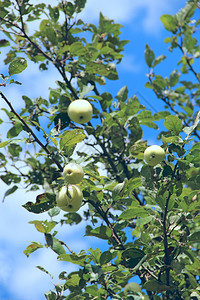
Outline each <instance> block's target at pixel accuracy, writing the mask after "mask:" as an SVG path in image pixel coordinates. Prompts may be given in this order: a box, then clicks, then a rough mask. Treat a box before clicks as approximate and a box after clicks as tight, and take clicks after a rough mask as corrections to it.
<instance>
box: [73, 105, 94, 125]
mask: <svg viewBox="0 0 200 300" xmlns="http://www.w3.org/2000/svg"><path fill="white" fill-rule="evenodd" d="M92 114H93V108H92V105H91V104H90V102H89V101H87V100H84V99H77V100H75V101H73V102H71V103H70V105H69V107H68V116H69V118H70V119H71V120H72V121H73V122H75V123H78V124H84V123H87V122H89V121H90V120H91V119H92Z"/></svg>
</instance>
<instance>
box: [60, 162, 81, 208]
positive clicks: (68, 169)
mask: <svg viewBox="0 0 200 300" xmlns="http://www.w3.org/2000/svg"><path fill="white" fill-rule="evenodd" d="M83 176H84V171H83V168H82V167H81V166H80V165H78V164H76V163H68V164H67V165H66V166H65V167H64V169H63V177H64V181H65V185H64V186H63V187H62V188H61V190H60V191H59V193H58V195H57V200H56V202H57V205H58V207H60V208H61V209H62V210H64V211H67V212H75V211H78V210H79V208H80V207H81V204H82V200H83V193H82V191H81V189H80V187H79V186H77V184H79V183H80V182H81V180H82V179H83Z"/></svg>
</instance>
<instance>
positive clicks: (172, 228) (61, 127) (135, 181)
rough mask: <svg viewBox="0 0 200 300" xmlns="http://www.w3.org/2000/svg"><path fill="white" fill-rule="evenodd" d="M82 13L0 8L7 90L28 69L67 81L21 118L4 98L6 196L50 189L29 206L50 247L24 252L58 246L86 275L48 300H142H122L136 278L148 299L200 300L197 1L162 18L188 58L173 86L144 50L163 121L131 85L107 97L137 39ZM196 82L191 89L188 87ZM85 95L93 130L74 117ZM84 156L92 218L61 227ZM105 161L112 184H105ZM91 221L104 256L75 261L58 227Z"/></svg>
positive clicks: (64, 5) (62, 4)
mask: <svg viewBox="0 0 200 300" xmlns="http://www.w3.org/2000/svg"><path fill="white" fill-rule="evenodd" d="M85 4H86V0H74V1H65V0H60V1H59V3H58V5H56V6H51V5H46V4H45V3H40V4H37V5H33V4H31V1H29V0H15V1H10V0H3V1H0V21H1V25H0V28H1V30H2V31H3V32H4V34H5V39H1V40H0V46H1V47H6V49H8V50H7V57H6V59H5V61H4V63H5V65H6V66H7V67H8V73H9V75H8V76H6V75H4V74H1V86H2V87H5V88H6V86H7V85H9V84H20V83H19V82H18V81H17V75H16V74H18V73H20V72H22V71H23V70H24V69H26V67H27V65H28V64H29V62H30V61H32V62H34V63H36V64H37V65H38V67H39V69H40V70H41V71H44V72H47V71H48V68H49V65H50V64H52V65H53V66H54V67H55V69H56V70H57V72H58V73H59V74H60V75H61V77H62V81H57V88H55V89H52V88H50V93H49V98H48V99H43V98H42V97H39V98H36V99H30V98H29V97H28V96H26V95H24V96H23V100H24V107H23V108H22V109H21V111H20V112H17V111H16V110H15V108H14V104H13V103H11V102H10V100H9V99H7V97H6V96H5V94H4V93H3V92H0V94H1V97H2V99H3V100H4V101H5V102H6V103H7V105H8V109H5V108H4V109H3V111H4V112H5V114H6V117H7V118H8V119H9V121H10V128H9V129H8V132H7V139H6V140H3V141H1V143H0V147H1V153H0V158H1V175H0V177H1V180H2V181H3V182H4V183H6V184H7V185H8V186H9V189H8V190H7V192H6V194H5V196H4V198H5V197H6V196H8V195H10V194H12V193H14V192H15V191H16V190H17V189H18V188H21V186H23V188H24V189H26V190H29V191H31V190H34V191H36V190H39V189H40V188H41V187H42V188H43V190H44V193H43V194H39V195H38V197H37V199H36V200H35V201H33V202H28V203H26V204H25V205H24V208H26V209H27V210H28V211H29V212H30V213H36V214H38V213H41V212H44V211H48V214H49V220H43V221H38V220H35V221H32V222H31V223H32V224H33V225H34V226H35V228H36V229H37V230H38V231H39V232H41V233H42V234H44V238H45V243H44V245H42V244H41V243H38V242H32V243H31V244H30V245H29V246H28V247H27V248H26V249H25V251H24V253H25V254H26V255H27V256H29V255H30V254H31V253H32V252H34V251H36V250H37V249H39V248H43V247H49V248H50V249H49V251H51V250H53V251H54V252H55V253H56V254H57V255H58V260H60V261H66V262H69V263H72V264H76V265H78V266H79V269H78V270H77V271H76V272H72V273H69V274H67V273H66V272H65V271H64V272H62V273H61V274H60V275H59V279H60V280H61V282H62V283H59V284H56V285H55V289H54V290H52V291H49V292H47V293H46V294H45V296H46V299H79V300H80V299H144V294H143V293H140V292H134V291H133V292H131V291H130V292H129V293H128V294H126V295H125V293H124V287H125V286H126V284H127V283H128V281H129V280H130V279H132V278H134V277H135V276H139V278H140V280H141V286H142V288H143V289H145V290H146V293H147V294H148V295H149V298H150V299H154V300H157V299H193V300H196V299H199V298H200V288H199V273H200V257H199V254H200V245H199V239H200V215H199V211H200V206H199V200H200V192H199V184H200V131H199V130H200V125H199V119H200V112H199V111H198V110H199V106H200V100H199V95H200V73H198V71H197V70H196V68H197V67H196V61H198V59H199V57H200V48H199V44H198V40H197V38H196V33H197V31H198V30H199V24H200V21H199V20H197V21H195V20H194V13H195V11H196V10H197V9H198V8H199V7H198V6H199V3H198V1H197V0H190V1H188V2H187V4H186V6H185V7H184V8H183V9H182V10H180V11H179V12H178V13H177V14H175V15H173V16H171V15H163V16H161V21H162V23H163V25H164V27H165V28H166V30H167V31H169V35H170V36H169V37H167V38H166V39H165V43H168V44H169V51H170V52H173V51H180V53H181V58H180V61H179V62H178V63H177V69H175V70H174V71H173V72H172V73H171V74H169V76H168V77H167V76H166V77H165V78H164V77H162V76H161V75H159V74H158V75H157V73H156V70H155V69H156V66H157V65H159V64H161V63H162V61H163V60H165V59H166V56H164V55H160V56H158V57H156V56H155V54H154V52H153V50H152V49H151V48H150V46H149V45H146V48H145V61H146V64H147V67H148V81H147V83H146V87H147V88H150V89H152V92H153V93H155V95H156V96H157V99H158V101H163V102H164V103H165V110H164V111H160V112H158V113H154V114H152V112H151V111H149V110H147V109H146V108H145V107H144V106H143V105H141V104H140V103H139V100H138V98H137V97H136V96H133V97H129V96H128V88H127V86H124V87H122V88H121V89H120V90H119V92H118V93H117V95H115V96H113V95H111V94H110V93H109V92H103V93H100V92H99V89H98V87H99V85H105V88H106V80H117V79H118V73H117V69H116V65H117V64H119V63H120V62H121V60H122V58H123V54H122V52H123V50H124V46H125V45H126V44H127V42H128V41H126V40H121V39H120V28H121V25H120V24H116V23H115V22H114V21H113V20H110V19H108V18H107V17H105V16H103V15H102V14H101V13H100V16H99V24H98V26H95V25H94V24H89V23H84V22H83V21H82V20H81V19H79V13H80V12H81V11H82V10H83V9H84V7H85ZM37 22H39V27H38V29H37V30H35V32H34V33H33V34H29V33H28V27H29V24H32V23H33V24H37ZM190 74H193V75H194V82H192V81H190V80H189V79H187V78H188V75H190ZM189 78H190V77H189ZM78 98H85V99H87V100H88V101H90V102H91V104H92V105H93V107H94V115H93V119H92V121H91V122H89V123H88V124H85V125H83V126H77V124H74V123H73V122H71V121H70V119H69V118H68V116H67V107H68V106H69V104H70V102H71V101H73V100H75V99H78ZM115 99H116V100H115ZM160 120H163V121H164V127H165V131H162V132H159V134H158V140H161V142H162V144H163V147H164V149H165V150H166V153H167V158H166V161H164V162H162V163H161V164H159V165H157V166H155V167H151V166H148V165H147V164H145V162H144V161H143V153H144V150H145V149H146V148H147V144H148V141H145V140H143V128H144V126H147V127H149V128H151V130H152V132H154V134H155V130H156V129H158V126H157V123H156V122H158V121H160ZM4 121H5V120H1V124H2V123H3V122H4ZM91 136H92V137H93V141H94V142H93V143H92V144H91V143H90V137H91ZM81 142H84V144H85V145H87V147H90V148H91V149H92V150H93V151H92V153H93V154H92V155H88V153H87V147H83V149H82V150H79V151H77V145H79V143H81ZM24 145H26V147H25V146H24ZM78 149H79V148H78ZM75 152H76V153H77V154H78V155H79V158H78V160H77V162H78V163H81V164H83V166H84V172H85V178H84V180H83V181H82V182H81V184H80V187H81V189H82V191H83V195H84V203H83V209H84V213H83V214H82V215H80V214H79V212H77V213H68V214H65V217H64V219H62V220H60V222H55V221H54V220H53V218H54V217H55V216H57V215H58V214H59V209H58V208H57V207H56V201H55V199H56V194H57V192H58V190H59V189H60V187H61V186H62V185H63V182H64V181H63V178H62V170H63V166H64V165H65V164H66V163H67V162H69V161H71V160H73V154H74V153H75ZM22 162H23V166H24V164H25V167H23V168H22ZM99 162H101V163H102V164H103V166H104V167H105V169H106V171H107V176H102V175H101V172H100V170H99V169H98V166H97V163H99ZM84 220H88V222H89V221H90V223H89V224H90V225H87V226H86V228H85V235H86V236H94V237H96V238H98V239H103V240H104V243H105V249H106V250H105V251H101V250H100V249H98V248H97V249H92V248H90V249H88V250H85V249H84V250H82V251H80V252H79V253H75V252H74V251H73V250H71V249H69V247H68V246H67V244H66V241H61V240H59V239H58V238H57V237H56V234H57V231H58V230H59V225H62V226H65V225H66V224H69V225H71V226H76V224H79V223H80V222H82V221H84ZM55 227H56V230H57V231H54V228H55ZM128 230H130V231H131V232H132V239H131V240H130V239H128V235H127V232H128ZM41 251H42V250H41ZM38 268H39V269H40V270H41V271H44V272H45V273H47V274H49V272H48V271H46V270H45V269H44V268H43V267H39V266H38ZM49 275H50V274H49ZM50 276H51V275H50Z"/></svg>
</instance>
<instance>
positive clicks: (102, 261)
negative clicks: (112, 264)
mask: <svg viewBox="0 0 200 300" xmlns="http://www.w3.org/2000/svg"><path fill="white" fill-rule="evenodd" d="M111 259H112V254H111V253H110V251H105V252H103V253H102V254H101V256H100V264H101V265H105V264H107V263H108V262H109V261H111Z"/></svg>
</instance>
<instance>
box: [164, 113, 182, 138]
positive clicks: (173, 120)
mask: <svg viewBox="0 0 200 300" xmlns="http://www.w3.org/2000/svg"><path fill="white" fill-rule="evenodd" d="M164 125H165V128H167V129H168V130H169V131H170V133H171V134H172V135H179V133H180V132H181V131H182V128H183V125H182V122H181V120H180V119H179V118H178V117H177V116H167V117H166V118H165V122H164Z"/></svg>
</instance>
